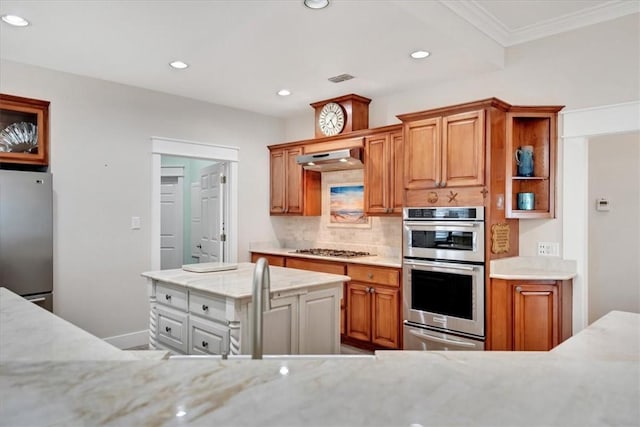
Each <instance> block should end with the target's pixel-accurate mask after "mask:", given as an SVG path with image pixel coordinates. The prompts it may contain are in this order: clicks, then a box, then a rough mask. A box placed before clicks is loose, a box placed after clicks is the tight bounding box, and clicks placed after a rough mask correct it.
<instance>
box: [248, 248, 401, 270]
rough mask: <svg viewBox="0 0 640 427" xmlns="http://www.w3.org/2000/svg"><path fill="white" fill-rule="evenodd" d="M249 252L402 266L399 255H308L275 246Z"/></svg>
mask: <svg viewBox="0 0 640 427" xmlns="http://www.w3.org/2000/svg"><path fill="white" fill-rule="evenodd" d="M251 252H255V253H261V254H269V255H281V256H290V257H298V258H309V259H319V260H323V261H333V262H344V263H350V264H366V265H374V266H380V267H393V268H401V267H402V259H401V258H399V257H398V258H391V257H384V256H377V255H374V256H359V257H350V258H349V257H334V256H320V255H310V254H299V253H296V250H295V249H292V248H277V247H260V248H253V249H251Z"/></svg>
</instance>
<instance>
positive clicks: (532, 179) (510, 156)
mask: <svg viewBox="0 0 640 427" xmlns="http://www.w3.org/2000/svg"><path fill="white" fill-rule="evenodd" d="M562 108H563V107H561V106H544V107H512V108H511V109H510V111H509V113H507V153H506V161H507V167H506V194H505V208H506V217H507V218H519V219H524V218H554V217H555V198H556V192H555V175H556V153H557V130H556V128H557V113H558V111H560V110H561V109H562ZM524 146H532V147H533V176H518V165H517V162H516V150H518V149H519V148H520V147H524ZM518 193H533V196H534V203H533V209H527V210H524V209H520V208H519V207H518Z"/></svg>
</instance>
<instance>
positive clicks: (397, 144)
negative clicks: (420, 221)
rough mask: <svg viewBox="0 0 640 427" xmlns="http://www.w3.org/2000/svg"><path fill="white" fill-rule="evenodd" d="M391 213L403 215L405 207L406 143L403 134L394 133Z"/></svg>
mask: <svg viewBox="0 0 640 427" xmlns="http://www.w3.org/2000/svg"><path fill="white" fill-rule="evenodd" d="M389 153H390V158H389V165H390V166H391V170H390V171H389V197H388V200H389V203H388V207H389V213H395V214H402V207H403V206H404V202H403V194H404V173H403V172H404V143H403V139H402V132H394V133H392V134H391V137H390V139H389Z"/></svg>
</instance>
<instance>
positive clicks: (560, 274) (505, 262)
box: [489, 256, 577, 280]
mask: <svg viewBox="0 0 640 427" xmlns="http://www.w3.org/2000/svg"><path fill="white" fill-rule="evenodd" d="M576 271H577V270H576V262H575V261H572V260H565V259H562V258H558V257H548V256H529V257H525V256H517V257H511V258H502V259H496V260H491V261H490V263H489V276H490V277H492V278H495V279H507V280H568V279H572V278H574V277H575V276H576Z"/></svg>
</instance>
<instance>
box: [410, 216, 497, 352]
mask: <svg viewBox="0 0 640 427" xmlns="http://www.w3.org/2000/svg"><path fill="white" fill-rule="evenodd" d="M403 228H404V234H403V276H404V277H403V287H404V288H403V291H404V302H403V306H404V309H403V313H404V349H405V350H484V338H485V325H484V304H485V298H484V272H485V242H484V236H485V234H484V233H485V228H484V207H482V206H476V207H452V208H444V207H443V208H439V207H438V208H431V207H424V208H423V207H411V208H404V211H403Z"/></svg>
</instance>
